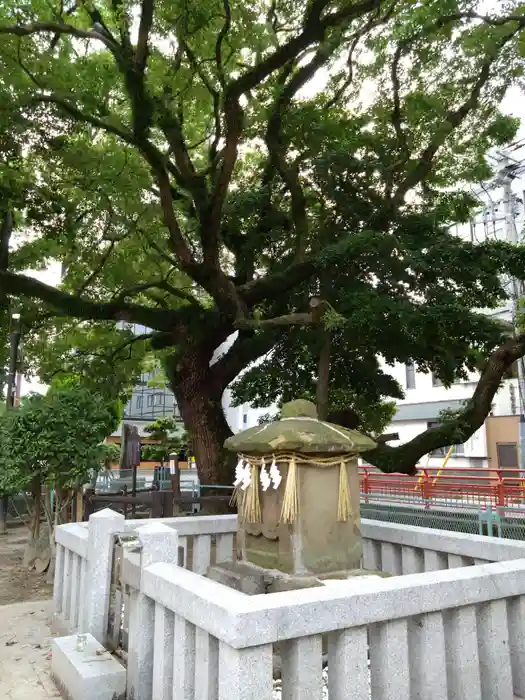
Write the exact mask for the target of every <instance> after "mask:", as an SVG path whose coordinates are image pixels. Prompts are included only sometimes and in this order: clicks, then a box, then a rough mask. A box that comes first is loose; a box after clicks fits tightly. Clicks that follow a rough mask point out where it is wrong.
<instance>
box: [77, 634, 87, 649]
mask: <svg viewBox="0 0 525 700" xmlns="http://www.w3.org/2000/svg"><path fill="white" fill-rule="evenodd" d="M86 643H87V635H85V634H77V643H76V646H75V648H76V650H77V651H84V649H85V648H86Z"/></svg>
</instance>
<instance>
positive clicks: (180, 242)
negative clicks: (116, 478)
mask: <svg viewBox="0 0 525 700" xmlns="http://www.w3.org/2000/svg"><path fill="white" fill-rule="evenodd" d="M480 4H481V3H480ZM476 5H477V3H476V2H475V1H474V2H473V0H421V2H417V3H414V2H413V0H352V1H350V0H343V2H334V1H333V0H308V1H302V0H301V1H299V2H293V3H291V2H289V1H288V0H253V2H245V0H235V1H233V0H200V2H195V3H188V2H186V0H184V2H167V1H166V0H141V1H140V2H137V1H135V0H99V1H97V0H94V1H92V0H89V1H88V0H85V1H82V2H75V3H73V2H71V4H70V5H68V4H65V3H64V2H62V0H61V1H60V2H57V3H53V2H51V3H49V2H44V0H28V2H26V3H24V4H23V5H22V6H20V4H19V3H15V2H14V0H6V2H4V3H3V4H2V8H1V9H0V33H1V34H2V65H1V67H0V88H1V89H2V92H3V94H4V95H5V96H6V101H5V102H3V103H2V104H0V110H1V112H2V113H1V118H0V126H2V125H5V124H8V125H10V124H12V125H13V129H15V127H16V128H20V125H22V128H23V131H24V134H25V148H24V157H25V162H24V167H25V168H26V171H27V172H29V173H31V174H34V187H33V189H32V190H31V195H30V196H29V197H28V202H27V203H26V204H25V205H24V206H22V207H19V208H18V210H17V211H18V216H19V218H18V224H19V230H21V231H23V230H25V231H29V232H30V234H31V235H30V236H26V238H25V240H23V241H21V240H20V239H18V240H15V239H13V240H12V243H13V241H14V242H15V245H13V244H12V245H11V252H10V255H9V256H7V255H4V256H3V258H2V259H1V265H0V291H3V293H4V294H9V295H11V296H13V297H18V298H20V299H23V300H31V303H32V306H30V307H29V308H28V309H27V310H25V314H26V316H27V317H28V318H29V319H30V320H31V323H38V324H40V325H39V326H38V325H36V326H35V328H36V329H37V330H36V331H35V332H36V333H38V332H40V333H46V334H47V333H49V331H47V330H46V326H45V323H46V319H48V318H49V317H50V316H51V317H53V316H54V317H66V318H69V319H71V320H72V321H71V322H73V323H75V324H77V323H78V322H79V321H80V320H82V321H83V325H82V328H84V329H89V328H91V327H92V324H96V328H98V329H104V332H110V333H115V334H116V333H117V331H116V330H115V327H114V326H115V322H116V321H125V322H130V323H137V324H142V325H144V326H146V327H147V328H150V329H152V337H151V342H152V346H153V348H154V349H156V350H157V351H162V357H163V361H164V363H165V369H166V374H167V376H168V378H169V381H170V384H171V386H172V388H173V390H174V392H175V395H176V398H177V402H178V404H179V406H180V409H181V412H182V416H183V418H184V422H185V424H186V426H187V427H188V428H189V429H190V430H191V436H192V440H193V449H194V451H195V454H196V457H197V462H198V464H199V467H200V469H201V477H202V478H203V479H204V480H205V481H225V480H228V479H229V469H230V466H229V464H228V463H227V461H226V460H225V458H224V456H223V453H222V443H223V441H224V439H225V437H227V436H228V434H229V428H228V426H227V424H226V421H225V419H224V415H223V413H222V409H221V396H222V394H223V391H224V389H225V387H226V386H227V385H228V384H230V383H231V382H232V381H233V380H234V379H235V378H236V377H237V376H238V374H239V372H240V371H241V370H243V369H244V368H245V367H246V366H247V365H249V363H250V362H252V361H253V360H254V359H256V358H258V357H260V356H262V355H264V354H265V353H267V352H268V351H270V350H271V349H272V348H275V351H274V352H273V354H272V356H271V357H272V358H273V361H274V362H284V361H285V364H284V372H283V375H282V376H284V380H283V381H284V382H285V383H286V381H287V376H288V375H287V372H288V370H290V369H291V368H294V371H295V375H292V376H296V377H298V375H299V374H301V373H302V374H303V379H302V380H301V381H299V382H298V387H297V389H298V391H299V389H300V390H301V392H303V390H304V389H305V385H306V384H308V383H309V382H310V381H311V377H312V373H315V366H314V359H313V358H316V356H317V355H318V354H322V348H324V350H325V356H326V357H327V358H328V357H331V358H332V365H333V367H335V371H332V377H334V378H335V379H333V380H328V374H327V373H326V372H325V373H324V374H325V375H326V376H324V379H323V381H324V382H326V381H327V380H328V384H330V381H332V382H335V385H332V396H333V397H334V396H335V397H339V398H337V401H336V403H340V395H341V394H340V392H341V388H342V387H343V386H346V391H345V396H346V397H350V399H351V400H352V402H353V403H354V406H353V408H354V410H355V411H357V412H359V407H360V405H362V404H363V402H365V403H366V404H367V405H370V404H372V405H373V404H374V403H376V404H377V403H378V402H381V401H382V400H383V398H384V397H388V396H391V397H395V396H396V395H399V392H400V388H399V387H398V386H397V385H396V384H395V383H394V382H392V380H390V379H389V378H388V376H386V375H385V374H384V373H382V372H381V371H380V370H379V367H378V364H377V360H376V357H377V356H378V355H379V354H381V355H383V356H385V357H386V358H387V360H389V361H395V360H398V361H402V362H405V361H416V362H418V363H419V364H420V366H422V367H425V368H432V369H434V370H436V371H438V372H439V373H440V374H441V375H442V376H443V378H444V379H445V380H446V379H450V378H452V377H453V376H454V375H456V374H457V373H461V372H462V371H464V370H465V368H468V367H473V366H475V365H477V363H479V357H480V355H481V356H484V357H488V356H489V354H490V353H491V352H492V351H494V349H495V348H498V349H497V350H496V353H495V354H494V355H492V356H491V358H490V360H489V361H488V364H487V367H486V371H485V372H484V373H483V375H482V379H481V381H480V384H479V385H478V389H477V392H476V394H475V395H474V397H473V400H472V401H471V402H470V403H469V405H468V406H467V407H466V408H465V411H463V412H462V414H461V415H459V416H455V417H454V418H453V419H450V420H449V421H447V422H446V423H444V424H443V425H442V426H441V427H440V428H438V429H434V430H432V431H427V432H426V433H424V434H423V435H422V436H419V437H418V438H416V439H415V440H413V441H411V442H410V443H408V444H407V445H405V446H403V447H401V448H390V449H389V448H388V447H387V446H382V447H381V448H380V449H378V450H377V451H375V452H374V453H371V454H369V455H367V458H368V459H370V460H371V461H372V462H374V463H376V464H377V465H378V466H380V467H381V468H382V469H385V470H389V471H391V470H396V469H397V470H400V471H411V470H412V469H413V467H414V464H416V462H417V461H418V459H419V458H420V457H421V456H422V455H423V454H425V453H426V452H428V451H429V450H431V449H434V448H435V447H437V446H439V445H444V444H450V443H451V442H461V441H462V440H464V439H466V438H467V437H468V436H469V435H470V434H471V433H472V432H474V431H475V430H476V429H477V428H478V427H479V425H481V423H482V422H483V420H484V418H485V416H486V414H487V412H488V410H489V409H490V403H491V399H492V397H493V395H494V393H495V391H496V390H497V387H498V385H499V382H500V380H501V377H502V375H503V373H504V371H505V370H506V369H507V368H508V367H509V366H510V364H512V362H513V361H514V360H515V359H516V358H517V357H520V356H521V355H523V353H524V351H525V344H524V339H523V338H521V337H520V338H511V339H508V340H506V339H505V333H506V331H505V330H504V329H502V328H501V327H499V326H497V325H496V324H494V323H493V322H491V321H490V320H488V319H487V318H485V317H483V316H481V315H479V314H478V313H476V312H475V310H476V309H477V308H482V307H489V306H494V305H497V304H498V303H499V302H500V301H501V299H502V298H503V297H504V289H503V288H502V285H501V282H500V278H501V275H502V274H503V273H507V274H518V275H522V274H523V273H522V270H523V269H525V268H524V264H523V263H524V262H525V257H524V255H523V253H522V251H521V250H519V249H516V248H511V247H509V246H506V245H504V244H502V243H494V242H492V243H486V244H483V245H480V246H476V247H475V246H472V245H470V244H468V243H465V242H462V241H459V240H458V239H456V238H454V237H453V236H452V235H451V234H449V233H448V232H447V229H446V224H447V223H449V222H452V221H455V220H458V219H465V218H466V217H467V216H468V212H469V208H470V207H471V206H472V201H471V200H470V199H469V197H468V196H467V195H466V194H465V193H463V192H461V191H458V193H455V192H454V190H456V191H457V190H458V188H459V183H461V182H469V181H470V182H471V181H473V180H477V179H480V178H482V177H485V176H486V175H487V174H488V168H487V165H486V161H485V154H486V152H487V150H488V149H490V148H491V147H492V146H494V145H501V144H503V143H505V142H507V141H508V140H509V139H510V138H512V136H513V134H514V133H515V129H516V124H515V122H513V120H511V119H508V118H505V117H503V116H502V115H501V114H500V112H499V110H498V107H499V104H500V102H501V99H502V97H503V95H504V94H505V91H506V90H507V88H508V86H509V85H511V84H512V83H514V82H516V81H519V79H520V77H521V75H522V73H523V60H522V46H523V39H522V28H523V27H524V26H525V15H524V13H523V7H522V4H521V3H519V2H517V1H515V2H514V1H512V0H511V1H509V2H505V3H501V6H500V7H499V9H498V10H496V11H495V13H493V14H490V15H484V14H479V13H477V12H476ZM7 98H8V99H7ZM2 230H3V238H2V250H7V248H8V245H9V240H8V239H9V235H10V232H11V231H10V230H6V229H2ZM52 259H55V260H59V261H61V262H62V263H63V264H64V268H65V275H64V277H63V281H62V284H61V285H60V287H59V288H53V287H51V286H48V285H45V284H43V283H41V282H38V281H36V280H33V279H31V278H30V277H28V276H26V275H24V274H23V271H24V269H27V268H28V267H35V266H40V267H42V266H44V265H45V264H46V262H47V261H49V260H52ZM315 295H320V296H321V298H322V305H321V306H318V307H317V308H314V309H312V310H309V308H308V299H309V298H310V297H311V296H315ZM61 323H63V322H61ZM42 324H44V325H42ZM328 327H329V328H330V329H331V330H330V333H327V328H328ZM38 329H40V331H38ZM42 329H43V330H42ZM108 329H109V331H108ZM235 330H237V331H238V336H237V339H236V340H235V342H234V344H233V345H232V347H231V348H230V349H229V350H228V351H227V352H226V353H225V354H224V355H223V356H222V357H221V358H219V359H218V361H216V362H214V363H213V364H212V365H210V361H211V359H212V355H213V353H214V351H215V350H216V348H217V347H218V346H219V345H220V344H221V343H222V342H223V341H224V340H226V339H227V338H228V337H229V336H230V335H231V334H232V332H234V331H235ZM328 340H329V343H328ZM115 342H117V341H115ZM124 342H127V341H126V339H124ZM502 343H503V344H502ZM327 349H329V351H330V352H329V353H328V352H326V350H327ZM288 374H289V372H288ZM305 377H306V379H305ZM262 380H263V381H264V380H265V377H264V376H263V377H262ZM306 388H308V387H306ZM293 389H294V387H293V386H292V387H289V386H288V387H287V392H288V393H290V394H293V393H294V391H293ZM329 389H330V387H329ZM263 390H264V387H263ZM258 391H259V393H260V392H261V389H259V390H258ZM272 392H273V393H274V394H275V393H276V392H275V391H274V387H269V389H268V392H267V393H268V394H271V393H272ZM337 392H339V394H338V393H337ZM252 393H253V391H252ZM329 396H330V394H329Z"/></svg>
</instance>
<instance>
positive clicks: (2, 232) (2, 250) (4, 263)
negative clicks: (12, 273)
mask: <svg viewBox="0 0 525 700" xmlns="http://www.w3.org/2000/svg"><path fill="white" fill-rule="evenodd" d="M12 233H13V214H12V213H11V211H5V212H4V214H3V216H2V223H1V226H0V270H7V267H8V265H9V243H10V241H11V235H12Z"/></svg>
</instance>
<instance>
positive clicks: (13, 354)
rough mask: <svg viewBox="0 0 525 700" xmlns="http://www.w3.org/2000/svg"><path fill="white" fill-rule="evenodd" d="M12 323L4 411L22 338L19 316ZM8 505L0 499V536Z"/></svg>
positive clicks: (10, 405) (12, 399) (11, 392)
mask: <svg viewBox="0 0 525 700" xmlns="http://www.w3.org/2000/svg"><path fill="white" fill-rule="evenodd" d="M13 322H14V328H12V330H11V332H10V334H9V373H8V375H7V390H6V400H5V403H6V409H7V410H9V409H11V408H13V407H14V405H15V394H17V393H18V392H17V387H18V386H19V385H18V384H17V370H18V352H19V348H20V339H21V337H22V329H21V327H20V314H12V316H11V323H13ZM8 505H9V497H8V496H2V497H0V535H6V534H7V508H8Z"/></svg>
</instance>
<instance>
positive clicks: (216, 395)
mask: <svg viewBox="0 0 525 700" xmlns="http://www.w3.org/2000/svg"><path fill="white" fill-rule="evenodd" d="M166 371H167V375H168V378H169V381H170V384H171V388H172V390H173V393H174V394H175V398H176V399H177V404H178V406H179V409H180V412H181V415H182V419H183V421H184V425H185V427H186V429H187V431H188V434H189V440H190V446H191V449H192V452H193V454H194V456H195V460H196V462H197V469H198V472H199V479H200V480H201V483H203V484H221V485H226V484H231V483H232V482H233V473H234V465H235V455H232V454H231V453H229V452H227V451H226V450H225V449H224V447H223V445H224V441H225V440H226V438H228V437H230V435H231V434H232V431H231V430H230V427H229V426H228V423H227V421H226V418H225V416H224V411H223V409H222V403H221V399H222V394H223V393H224V388H225V387H224V386H222V382H220V381H219V380H218V378H217V376H216V374H215V373H214V372H213V371H212V370H211V369H210V365H209V359H208V355H207V353H199V352H198V351H196V350H195V348H188V349H187V350H186V352H185V353H184V355H183V356H180V355H179V356H177V357H176V359H175V358H172V359H171V361H168V362H167V366H166Z"/></svg>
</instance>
